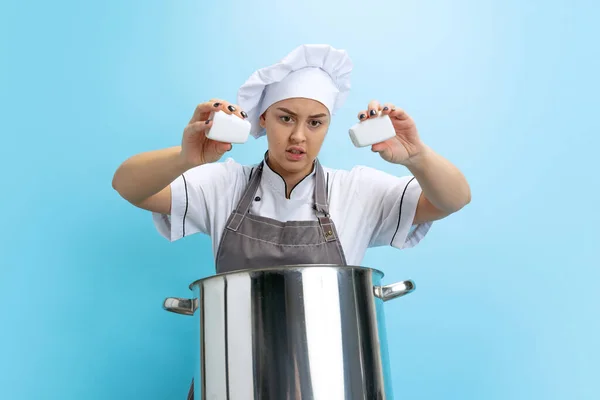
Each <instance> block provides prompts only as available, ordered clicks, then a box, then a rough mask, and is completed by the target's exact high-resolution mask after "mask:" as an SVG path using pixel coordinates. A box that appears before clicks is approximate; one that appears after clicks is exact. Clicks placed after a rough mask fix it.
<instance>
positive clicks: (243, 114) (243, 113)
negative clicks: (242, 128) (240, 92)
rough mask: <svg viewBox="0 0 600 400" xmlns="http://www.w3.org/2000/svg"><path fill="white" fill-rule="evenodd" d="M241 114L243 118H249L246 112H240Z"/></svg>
mask: <svg viewBox="0 0 600 400" xmlns="http://www.w3.org/2000/svg"><path fill="white" fill-rule="evenodd" d="M240 114H242V117H244V118H248V114H246V113H245V112H244V111H240Z"/></svg>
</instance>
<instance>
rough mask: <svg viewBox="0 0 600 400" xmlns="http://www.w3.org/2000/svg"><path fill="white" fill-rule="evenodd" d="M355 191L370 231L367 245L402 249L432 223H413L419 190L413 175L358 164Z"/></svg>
mask: <svg viewBox="0 0 600 400" xmlns="http://www.w3.org/2000/svg"><path fill="white" fill-rule="evenodd" d="M356 171H357V173H358V176H359V178H358V179H359V182H358V184H357V191H358V194H359V196H360V197H361V200H362V201H361V203H362V204H364V205H365V206H364V210H363V212H365V213H366V214H367V218H368V220H369V221H371V222H372V226H373V234H372V237H371V241H370V243H369V247H378V246H392V247H395V248H397V249H405V248H409V247H413V246H415V245H416V244H417V243H419V242H420V241H421V239H423V237H425V235H426V234H427V232H428V231H429V228H430V227H431V225H432V223H431V222H428V223H424V224H419V225H416V226H413V220H414V217H415V213H416V211H417V204H418V202H419V197H420V196H421V193H422V190H421V186H420V185H419V182H417V180H416V179H415V178H414V177H412V176H402V177H397V176H394V175H391V174H388V173H385V172H382V171H378V170H376V169H373V168H368V167H357V168H356Z"/></svg>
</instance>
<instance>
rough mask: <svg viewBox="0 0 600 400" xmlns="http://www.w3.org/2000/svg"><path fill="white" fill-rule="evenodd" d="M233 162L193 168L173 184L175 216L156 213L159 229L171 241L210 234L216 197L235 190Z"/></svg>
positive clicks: (155, 221)
mask: <svg viewBox="0 0 600 400" xmlns="http://www.w3.org/2000/svg"><path fill="white" fill-rule="evenodd" d="M234 165H237V164H235V163H234V162H233V161H230V160H227V161H226V162H220V163H211V164H204V165H201V166H199V167H195V168H192V169H190V170H188V171H187V172H185V173H184V174H182V175H181V176H179V177H178V178H177V179H175V180H174V181H173V182H172V183H171V215H165V214H160V213H152V219H153V222H154V225H155V227H156V229H157V230H158V232H159V233H160V234H161V235H162V236H164V237H165V238H166V239H168V240H170V241H175V240H178V239H181V238H183V237H185V236H190V235H193V234H195V233H204V234H207V235H210V232H211V223H212V222H213V216H214V215H213V214H214V208H215V205H214V204H212V203H214V200H215V199H216V198H221V199H224V198H227V197H228V194H229V192H230V191H231V182H232V180H233V179H232V177H231V174H232V173H235V170H234V168H233V167H234Z"/></svg>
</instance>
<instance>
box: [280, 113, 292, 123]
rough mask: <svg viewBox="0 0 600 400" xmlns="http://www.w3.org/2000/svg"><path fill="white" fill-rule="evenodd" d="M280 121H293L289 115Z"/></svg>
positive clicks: (282, 117)
mask: <svg viewBox="0 0 600 400" xmlns="http://www.w3.org/2000/svg"><path fill="white" fill-rule="evenodd" d="M279 119H281V120H282V121H283V122H286V123H287V122H290V121H291V120H292V118H291V117H290V116H289V115H283V116H281V117H279Z"/></svg>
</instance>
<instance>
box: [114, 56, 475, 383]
mask: <svg viewBox="0 0 600 400" xmlns="http://www.w3.org/2000/svg"><path fill="white" fill-rule="evenodd" d="M351 71H352V62H351V60H350V58H349V57H348V54H347V53H346V52H345V51H343V50H339V49H335V48H333V47H331V46H328V45H302V46H299V47H297V48H295V49H294V50H293V51H292V52H291V53H290V54H288V55H287V56H286V57H284V58H283V59H281V60H280V61H279V62H277V63H275V64H274V65H271V66H268V67H265V68H262V69H259V70H258V71H256V72H254V73H253V74H252V75H251V76H250V77H249V79H248V80H247V81H246V82H245V83H244V84H243V85H242V86H241V87H240V89H239V91H238V96H237V101H236V104H232V103H230V102H228V101H226V100H223V99H211V100H210V101H208V102H205V103H202V104H200V105H198V106H197V107H196V109H195V111H194V113H193V115H192V117H191V120H190V121H189V123H188V124H187V126H186V127H185V129H184V130H183V138H182V141H181V145H180V146H175V147H171V148H166V149H162V150H155V151H149V152H145V153H141V154H138V155H135V156H133V157H131V158H129V159H128V160H126V161H125V162H124V163H123V164H122V165H121V166H120V167H119V168H118V170H117V171H116V173H115V175H114V179H113V187H114V188H115V189H116V190H117V191H118V192H119V193H120V194H121V196H122V197H123V198H125V199H126V200H128V201H129V202H131V203H132V204H134V205H136V206H138V207H140V208H143V209H146V210H149V211H151V212H152V214H153V220H154V223H155V226H156V228H157V229H158V231H159V232H160V234H162V235H163V236H164V237H165V238H167V239H168V240H170V241H175V240H178V239H181V238H183V237H185V236H190V235H193V234H195V233H204V234H206V235H209V236H210V237H211V239H212V248H213V252H214V262H215V271H216V272H217V273H224V272H230V271H234V270H240V269H248V268H261V267H268V266H282V265H289V264H314V263H318V264H341V265H355V266H359V265H361V263H362V260H363V257H364V255H365V251H366V250H367V248H370V247H377V246H392V247H395V248H397V249H405V248H409V247H412V246H414V245H416V244H417V243H419V241H420V240H421V239H422V238H423V237H424V236H425V235H426V233H427V231H428V230H429V229H430V227H431V224H432V222H433V221H435V220H439V219H441V218H444V217H446V216H448V215H450V214H452V213H454V212H456V211H458V210H460V209H461V208H462V207H464V206H465V205H466V204H467V203H469V201H470V196H471V195H470V188H469V185H468V183H467V181H466V180H465V178H464V176H463V174H462V173H461V172H460V171H459V170H458V169H457V168H456V167H455V166H454V165H452V164H451V163H450V162H449V161H447V160H446V159H444V158H443V157H442V156H440V155H439V154H437V153H436V152H435V151H434V150H432V149H431V148H430V147H428V146H427V145H426V144H425V143H424V142H423V141H422V140H421V138H420V136H419V133H418V130H417V127H416V125H415V122H414V120H413V119H412V118H411V117H410V116H409V115H408V114H407V113H406V112H405V111H404V110H402V109H401V108H400V107H396V105H394V104H392V103H380V102H379V101H377V100H373V101H371V102H370V103H368V105H367V107H366V109H364V110H361V111H359V112H358V114H357V117H358V120H359V121H365V120H367V119H369V118H378V113H379V112H381V113H383V114H386V115H389V116H390V118H391V120H392V123H393V126H394V129H395V131H396V136H395V137H393V138H391V139H388V140H387V141H385V142H382V143H378V144H375V145H373V146H372V147H371V150H372V151H374V152H377V153H379V155H380V156H381V157H382V158H383V159H384V160H385V161H387V162H389V163H392V164H397V165H399V166H401V165H402V166H404V167H406V168H407V169H408V171H409V172H410V174H409V175H407V176H395V175H394V174H389V173H384V172H381V171H378V170H376V169H373V168H370V167H367V166H355V167H353V168H351V169H350V170H339V169H333V168H328V167H326V166H323V165H321V163H320V162H319V159H318V154H319V151H320V149H321V146H322V144H323V141H324V139H325V137H326V135H327V134H333V135H336V134H339V132H331V133H328V128H329V125H330V123H331V118H332V116H333V115H334V113H335V112H336V110H338V109H340V108H341V107H342V106H343V104H344V101H345V99H346V97H347V96H348V93H349V90H350V75H351ZM394 81H395V79H392V78H391V79H390V82H394ZM217 110H219V111H222V112H225V113H228V114H235V115H236V116H237V117H239V118H243V119H248V120H249V121H250V122H251V124H252V131H251V134H252V135H253V136H254V137H256V138H260V137H262V136H266V141H267V144H268V146H267V147H268V149H267V151H266V152H265V154H264V156H263V157H262V159H261V160H260V161H259V162H257V163H256V164H254V165H241V164H240V163H238V162H236V161H234V160H233V159H231V158H229V159H226V160H225V161H221V162H219V160H221V158H222V156H223V155H224V154H225V153H226V152H228V151H229V150H231V144H228V143H220V142H216V141H212V140H210V139H207V138H206V136H205V132H206V130H207V129H209V128H210V127H211V126H212V121H211V120H209V119H208V117H209V115H210V113H211V111H217ZM398 172H399V173H400V172H401V169H400V168H398ZM190 393H191V391H190Z"/></svg>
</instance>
